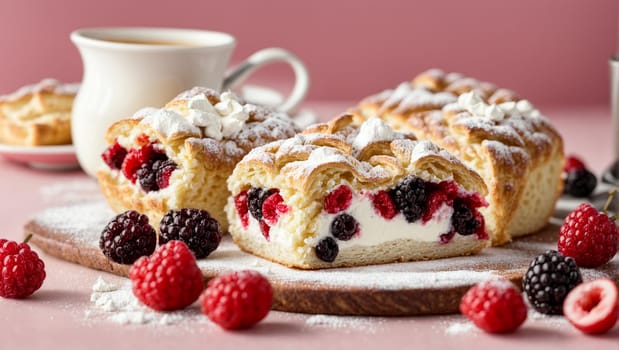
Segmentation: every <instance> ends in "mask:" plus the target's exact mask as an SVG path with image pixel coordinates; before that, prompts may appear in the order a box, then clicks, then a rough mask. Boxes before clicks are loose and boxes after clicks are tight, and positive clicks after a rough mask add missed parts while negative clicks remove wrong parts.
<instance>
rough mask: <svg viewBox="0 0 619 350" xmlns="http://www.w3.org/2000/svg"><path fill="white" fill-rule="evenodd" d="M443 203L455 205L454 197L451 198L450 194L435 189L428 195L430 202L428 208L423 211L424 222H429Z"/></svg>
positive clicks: (422, 219)
mask: <svg viewBox="0 0 619 350" xmlns="http://www.w3.org/2000/svg"><path fill="white" fill-rule="evenodd" d="M443 204H447V205H449V206H452V205H453V199H450V198H449V195H448V194H447V193H446V192H443V191H440V190H439V191H434V192H431V193H430V194H429V195H428V204H427V206H426V210H425V211H424V212H423V217H422V218H421V221H422V222H424V223H425V222H428V221H430V220H431V219H432V217H433V216H434V213H436V211H437V210H439V208H441V207H442V206H443Z"/></svg>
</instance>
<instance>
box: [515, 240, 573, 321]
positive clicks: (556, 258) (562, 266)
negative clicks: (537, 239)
mask: <svg viewBox="0 0 619 350" xmlns="http://www.w3.org/2000/svg"><path fill="white" fill-rule="evenodd" d="M581 282H582V277H581V275H580V270H579V269H578V266H577V265H576V262H575V261H574V259H572V258H569V257H565V256H563V255H561V253H559V252H557V251H555V250H548V251H546V252H545V253H543V254H541V255H539V256H538V257H536V258H535V259H533V261H531V264H530V265H529V269H528V270H527V273H526V274H525V276H524V278H523V281H522V284H523V290H524V292H525V294H526V295H527V299H529V303H531V305H532V306H533V308H535V310H537V311H539V312H541V313H543V314H557V315H560V314H562V313H563V300H564V299H565V297H566V296H567V293H569V291H571V290H572V289H573V288H574V287H576V286H577V285H578V284H580V283H581Z"/></svg>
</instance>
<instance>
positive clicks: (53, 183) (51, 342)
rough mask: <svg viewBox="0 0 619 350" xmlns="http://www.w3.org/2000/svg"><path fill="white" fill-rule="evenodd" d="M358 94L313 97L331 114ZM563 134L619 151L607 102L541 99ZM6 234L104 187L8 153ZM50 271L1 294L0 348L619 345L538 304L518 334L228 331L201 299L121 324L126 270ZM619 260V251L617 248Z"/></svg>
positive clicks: (384, 325)
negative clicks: (31, 289) (96, 294)
mask: <svg viewBox="0 0 619 350" xmlns="http://www.w3.org/2000/svg"><path fill="white" fill-rule="evenodd" d="M349 105H350V103H343V102H342V103H308V104H306V107H307V108H308V109H310V110H313V111H315V112H317V113H318V114H319V115H321V116H322V117H323V118H328V117H332V116H334V115H335V114H337V113H338V112H339V111H342V110H344V108H345V107H346V106H349ZM541 110H542V111H544V112H545V114H546V115H547V116H549V117H550V118H551V119H552V120H553V121H554V123H555V125H556V126H557V128H558V129H559V131H560V132H561V133H562V134H563V136H564V141H565V148H566V151H567V152H568V153H576V154H579V155H581V156H582V157H583V158H584V159H585V160H586V162H587V164H588V165H589V167H590V168H591V169H592V170H594V171H595V172H596V173H597V174H599V173H600V172H601V171H602V170H603V169H604V168H605V167H606V166H607V165H608V164H610V162H611V160H612V158H613V155H612V135H611V130H610V112H609V110H608V108H607V107H583V108H570V109H565V108H542V109H541ZM0 169H1V170H0V174H1V177H0V194H1V196H2V201H0V212H2V213H3V214H2V216H1V217H2V220H1V221H0V236H2V237H6V238H9V239H14V240H21V239H22V236H23V232H22V226H23V224H24V223H25V222H26V221H27V220H28V218H29V217H30V216H31V215H32V214H33V213H35V212H37V211H39V210H41V209H44V208H47V207H50V206H54V205H58V204H63V203H70V202H75V201H78V200H80V199H84V198H87V197H89V196H94V195H97V193H96V192H97V189H96V184H95V181H94V180H93V179H90V178H88V177H87V176H86V175H85V174H84V173H82V172H81V171H77V170H75V171H64V172H60V171H43V170H35V169H32V168H29V167H27V166H24V165H20V164H16V163H13V162H10V161H6V160H4V159H1V160H0ZM42 258H43V259H44V261H45V264H46V271H47V279H46V280H45V283H44V285H43V287H42V288H41V289H40V290H39V291H38V292H36V293H35V294H34V295H33V296H32V297H30V298H28V299H25V300H8V299H0V329H1V330H2V336H1V337H0V348H1V349H18V348H22V349H48V350H51V349H86V348H87V349H105V350H110V349H114V350H119V349H146V348H148V349H151V350H155V349H170V348H176V349H188V348H201V349H227V348H235V349H240V348H250V349H269V350H273V349H278V348H283V349H285V348H292V347H294V348H295V349H312V350H316V349H336V348H337V349H342V348H354V349H366V348H367V349H370V348H377V347H378V346H381V347H383V348H384V349H400V348H409V349H430V348H443V349H467V348H473V347H474V348H476V349H497V348H499V347H500V348H501V349H502V350H508V349H521V348H525V347H526V348H529V349H556V348H562V349H564V350H568V349H575V350H576V349H578V350H581V349H615V350H616V349H619V326H615V328H614V329H613V330H611V331H610V332H609V333H607V334H605V335H602V336H587V335H584V334H582V333H580V332H579V331H577V330H576V329H574V328H573V327H572V326H571V325H570V324H569V323H568V322H567V321H566V320H565V319H564V318H563V317H559V316H555V317H547V316H542V315H540V314H537V313H535V312H530V313H529V317H528V319H527V321H526V322H525V324H524V325H523V326H522V327H521V328H520V329H519V330H518V331H517V332H516V333H514V334H510V335H501V336H499V335H488V334H485V333H483V332H482V331H480V330H478V329H477V328H475V327H474V326H472V325H471V324H470V323H469V322H468V321H467V320H466V319H465V318H463V317H462V316H460V315H449V316H432V317H410V318H375V317H367V318H366V317H336V316H326V315H301V314H291V313H284V312H275V311H273V312H271V313H270V314H269V315H268V317H267V318H266V319H265V320H264V321H263V322H262V323H261V324H259V325H258V326H256V327H255V328H253V329H250V330H247V331H242V332H227V331H223V330H221V329H219V328H218V327H217V326H215V325H214V324H212V323H210V322H209V321H208V320H207V318H206V317H205V316H202V315H201V314H200V313H199V310H198V308H197V306H196V305H194V306H193V307H191V308H190V309H188V310H185V311H184V312H182V313H180V314H175V315H176V316H178V317H177V319H176V320H175V321H174V322H170V323H171V324H164V323H166V322H164V321H162V317H161V315H159V316H157V317H158V318H157V320H159V322H152V323H149V324H130V325H127V324H119V323H118V322H114V321H113V320H111V319H110V318H112V317H110V316H113V315H108V314H105V312H101V311H97V310H95V309H94V306H93V303H92V302H91V301H90V296H91V293H92V286H93V284H94V283H95V281H96V280H97V278H98V277H99V276H102V277H103V278H104V279H105V280H106V282H108V283H114V284H117V285H119V286H122V285H123V284H124V283H126V279H124V278H120V277H117V276H113V275H110V274H106V273H102V272H99V271H94V270H90V269H87V268H85V267H82V266H79V265H74V264H71V263H67V262H64V261H61V260H58V259H55V258H53V257H50V256H47V255H45V254H42ZM615 259H617V257H615Z"/></svg>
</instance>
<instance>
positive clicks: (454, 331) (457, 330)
mask: <svg viewBox="0 0 619 350" xmlns="http://www.w3.org/2000/svg"><path fill="white" fill-rule="evenodd" d="M476 330H477V327H475V324H473V322H471V321H462V322H452V323H449V324H448V325H447V328H445V334H447V335H460V334H465V333H472V332H475V331H476Z"/></svg>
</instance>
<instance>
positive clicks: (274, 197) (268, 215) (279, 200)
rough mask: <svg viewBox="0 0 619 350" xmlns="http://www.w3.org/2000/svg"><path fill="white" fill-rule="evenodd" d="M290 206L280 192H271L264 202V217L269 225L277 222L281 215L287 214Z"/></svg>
mask: <svg viewBox="0 0 619 350" xmlns="http://www.w3.org/2000/svg"><path fill="white" fill-rule="evenodd" d="M288 210H289V208H288V206H287V205H286V203H284V198H283V197H282V195H281V194H279V191H278V192H275V193H273V194H271V195H270V196H269V197H267V199H265V200H264V202H263V203H262V217H263V219H264V221H265V222H266V223H267V224H269V225H275V224H277V221H278V220H279V217H280V215H282V214H286V213H287V212H288Z"/></svg>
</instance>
